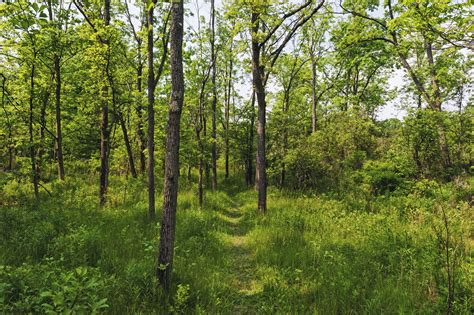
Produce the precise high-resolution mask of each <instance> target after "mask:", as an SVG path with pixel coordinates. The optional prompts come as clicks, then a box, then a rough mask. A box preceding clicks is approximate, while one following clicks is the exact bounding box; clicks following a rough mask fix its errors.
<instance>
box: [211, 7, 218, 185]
mask: <svg viewBox="0 0 474 315" xmlns="http://www.w3.org/2000/svg"><path fill="white" fill-rule="evenodd" d="M214 1H215V0H211V60H212V78H211V80H212V130H211V137H212V145H211V159H212V161H211V167H212V181H211V187H212V190H216V189H217V136H216V134H217V130H216V129H217V126H216V115H217V86H216V63H217V60H216V52H215V41H216V32H215V19H216V12H215V7H214Z"/></svg>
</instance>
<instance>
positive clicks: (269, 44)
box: [251, 1, 324, 213]
mask: <svg viewBox="0 0 474 315" xmlns="http://www.w3.org/2000/svg"><path fill="white" fill-rule="evenodd" d="M265 4H266V2H264V3H263V4H260V3H254V4H252V5H251V23H252V24H251V38H252V78H253V86H254V89H255V94H256V99H257V103H258V114H257V117H258V118H257V163H256V176H255V177H256V187H257V191H258V203H257V204H258V210H259V211H261V212H263V213H265V212H266V209H267V173H266V153H265V125H266V107H267V105H266V100H265V94H266V93H265V85H266V83H267V81H268V76H269V74H270V72H271V69H272V67H273V65H274V64H275V62H276V61H277V59H278V57H279V56H280V54H281V53H282V51H283V49H284V48H285V46H286V44H287V43H288V42H289V41H290V39H291V38H292V37H293V36H294V34H295V33H296V31H297V30H298V29H299V28H300V27H301V26H303V25H304V24H305V23H306V22H307V21H308V20H309V19H310V18H311V17H312V16H313V15H314V14H316V12H317V11H318V10H319V9H320V8H321V7H322V5H323V4H324V1H321V2H320V3H319V4H318V5H313V1H306V2H305V3H304V4H302V5H300V6H297V7H290V8H287V9H286V10H285V11H287V12H288V13H285V14H283V16H281V17H279V18H276V19H275V17H273V19H269V21H265V17H268V13H267V14H265V11H266V9H268V8H267V5H265ZM290 21H291V23H290ZM272 22H273V24H270V23H272ZM287 24H288V25H287ZM283 25H284V26H283ZM279 31H280V33H281V34H277V33H278V32H279ZM266 67H267V70H265V68H266Z"/></svg>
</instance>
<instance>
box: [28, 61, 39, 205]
mask: <svg viewBox="0 0 474 315" xmlns="http://www.w3.org/2000/svg"><path fill="white" fill-rule="evenodd" d="M35 63H36V52H34V53H33V63H32V65H31V73H30V97H29V106H30V108H29V119H28V133H29V136H30V143H29V144H30V160H31V174H32V177H33V178H32V179H33V189H34V192H35V197H36V198H38V197H39V191H38V186H39V178H38V172H37V167H36V152H35V142H34V137H33V109H34V105H33V100H34V97H35V95H34V93H35V70H36V64H35Z"/></svg>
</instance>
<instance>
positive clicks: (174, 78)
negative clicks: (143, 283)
mask: <svg viewBox="0 0 474 315" xmlns="http://www.w3.org/2000/svg"><path fill="white" fill-rule="evenodd" d="M171 10H172V11H171V17H172V24H171V35H170V36H171V38H170V40H171V45H170V52H171V61H170V62H171V103H170V106H169V111H168V127H167V131H166V132H167V135H166V160H165V178H164V187H163V218H162V222H161V230H160V252H159V256H158V266H157V277H158V280H159V283H160V285H162V286H163V288H164V290H165V291H169V288H170V285H171V273H172V270H173V254H174V253H173V250H174V238H175V229H176V208H177V202H178V175H179V129H180V119H181V111H182V108H183V100H184V78H183V55H182V48H183V47H182V46H183V24H184V17H183V15H184V14H183V13H184V9H183V0H178V1H175V2H173V3H172V8H171Z"/></svg>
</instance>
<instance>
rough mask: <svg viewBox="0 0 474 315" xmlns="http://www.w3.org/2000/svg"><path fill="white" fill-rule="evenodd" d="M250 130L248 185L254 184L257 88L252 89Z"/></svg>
mask: <svg viewBox="0 0 474 315" xmlns="http://www.w3.org/2000/svg"><path fill="white" fill-rule="evenodd" d="M250 111H251V112H250V128H249V129H250V130H249V139H248V143H247V172H246V175H247V176H246V182H247V185H249V186H252V185H253V184H254V174H253V141H254V133H255V129H254V128H255V90H253V91H252V99H251V101H250Z"/></svg>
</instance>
